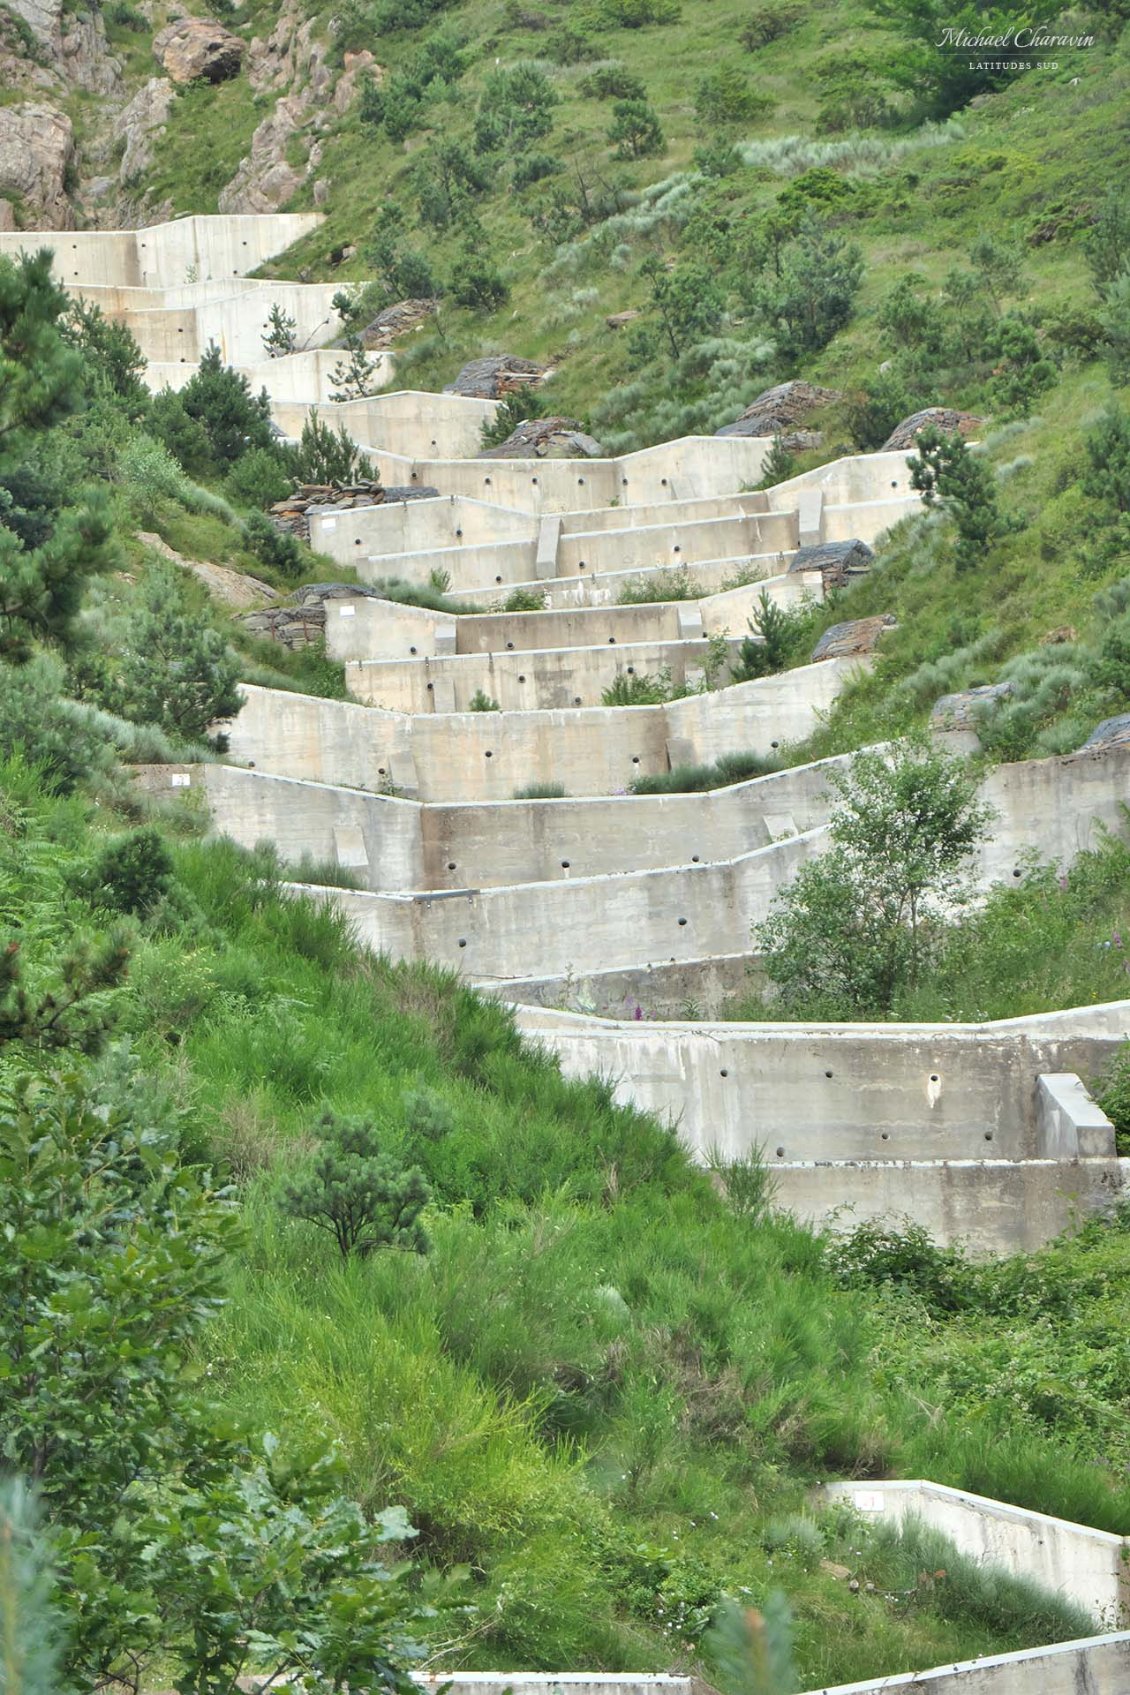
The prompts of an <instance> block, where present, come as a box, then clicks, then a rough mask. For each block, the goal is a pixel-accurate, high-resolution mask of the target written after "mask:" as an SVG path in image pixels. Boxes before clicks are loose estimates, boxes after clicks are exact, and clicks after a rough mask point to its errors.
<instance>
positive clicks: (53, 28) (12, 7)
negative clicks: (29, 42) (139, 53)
mask: <svg viewBox="0 0 1130 1695" xmlns="http://www.w3.org/2000/svg"><path fill="white" fill-rule="evenodd" d="M7 10H9V11H10V12H12V13H13V14H14V15H15V16H16V17H18V18H22V19H23V21H24V23H25V24H27V26H28V28H29V29H30V30H31V32H32V34H33V35H34V36H35V38H36V40H37V41H38V42H39V43H40V45H41V47H43V48H44V50H45V52H44V57H45V59H46V60H47V61H48V65H47V66H40V67H35V68H34V69H33V68H30V67H29V74H28V76H27V77H21V80H23V81H31V82H32V83H33V84H34V85H36V86H37V87H40V88H51V87H57V86H58V85H59V83H60V82H62V83H63V84H64V85H65V86H66V87H68V88H80V89H82V90H84V91H85V92H86V93H89V94H114V93H116V92H117V90H118V89H119V88H120V85H121V76H122V67H121V64H120V63H119V61H118V60H117V59H115V58H114V57H113V55H112V54H111V53H110V51H109V48H108V47H107V45H106V30H105V26H104V24H103V22H102V15H101V12H100V10H99V8H98V7H97V6H90V7H87V6H77V7H74V8H73V9H72V8H70V7H67V6H65V5H64V0H8V5H7ZM25 63H26V61H25Z"/></svg>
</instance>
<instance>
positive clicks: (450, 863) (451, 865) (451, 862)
mask: <svg viewBox="0 0 1130 1695" xmlns="http://www.w3.org/2000/svg"><path fill="white" fill-rule="evenodd" d="M447 869H448V870H449V871H454V870H455V861H454V860H453V859H449V860H448V862H447Z"/></svg>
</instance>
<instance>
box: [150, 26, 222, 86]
mask: <svg viewBox="0 0 1130 1695" xmlns="http://www.w3.org/2000/svg"><path fill="white" fill-rule="evenodd" d="M153 51H154V53H155V54H156V55H157V58H158V60H159V61H160V63H161V65H162V66H163V67H164V69H165V72H166V74H167V75H168V76H170V77H171V78H172V80H173V81H174V82H175V83H186V82H196V81H198V80H200V79H203V80H204V81H205V82H227V81H228V80H229V79H230V78H231V77H235V76H238V75H239V73H240V69H241V67H242V65H243V55H244V52H245V48H244V45H243V42H242V41H241V40H240V39H239V36H238V35H233V34H232V32H231V30H230V29H225V28H224V26H223V24H220V23H217V22H216V20H215V19H214V18H190V17H183V18H177V19H176V20H175V21H174V22H173V23H171V24H166V25H165V28H164V29H163V30H161V32H160V34H159V35H156V36H155V37H154V39H153Z"/></svg>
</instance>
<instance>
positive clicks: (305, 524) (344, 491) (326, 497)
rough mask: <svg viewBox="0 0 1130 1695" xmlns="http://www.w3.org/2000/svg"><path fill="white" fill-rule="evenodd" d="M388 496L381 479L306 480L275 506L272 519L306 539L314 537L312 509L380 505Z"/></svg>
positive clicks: (290, 531) (275, 523)
mask: <svg viewBox="0 0 1130 1695" xmlns="http://www.w3.org/2000/svg"><path fill="white" fill-rule="evenodd" d="M385 498H386V495H385V490H384V489H383V488H382V487H381V485H380V483H374V482H369V481H365V482H355V483H349V484H342V483H303V484H302V485H301V486H300V487H299V488H296V489H295V491H294V493H293V494H291V495H288V496H287V498H286V499H285V500H276V502H275V504H274V505H273V506H272V507H271V522H272V524H274V526H275V528H276V529H277V530H286V531H288V532H289V533H290V534H291V535H292V536H298V537H300V538H301V540H302V541H309V540H310V513H311V512H317V511H319V510H321V509H322V508H323V507H325V508H327V509H330V508H332V509H333V510H334V511H338V510H347V509H350V508H352V507H355V506H380V505H382V504H383V502H384V500H385Z"/></svg>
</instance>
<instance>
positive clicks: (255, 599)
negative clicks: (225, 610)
mask: <svg viewBox="0 0 1130 1695" xmlns="http://www.w3.org/2000/svg"><path fill="white" fill-rule="evenodd" d="M137 539H138V541H139V542H141V543H142V544H143V545H144V546H145V547H148V548H151V549H152V550H153V552H154V553H159V554H160V555H161V557H162V559H167V560H168V561H169V563H170V564H172V565H177V566H179V567H180V569H181V570H182V571H188V572H190V573H191V574H192V576H194V577H195V578H196V579H197V581H198V582H201V583H203V584H204V587H205V588H206V589H207V590H208V593H209V594H210V595H211V596H212V599H213V600H215V601H217V602H218V603H219V605H221V606H230V607H232V608H233V609H234V610H236V611H244V610H246V609H247V608H249V607H259V606H262V604H263V602H264V601H271V600H277V599H278V598H279V591H278V589H273V588H272V587H271V585H270V584H269V583H261V582H260V581H259V578H258V577H249V576H247V575H246V574H245V573H244V572H243V571H232V570H231V569H229V567H228V566H226V565H213V564H212V563H211V562H210V561H209V560H206V559H186V558H185V556H184V554H183V553H178V552H177V551H176V549H175V548H173V547H170V546H169V544H168V543H167V542H166V541H163V540H162V538H161V537H160V536H159V535H155V534H152V533H151V532H150V531H148V530H139V531H138V532H137Z"/></svg>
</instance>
